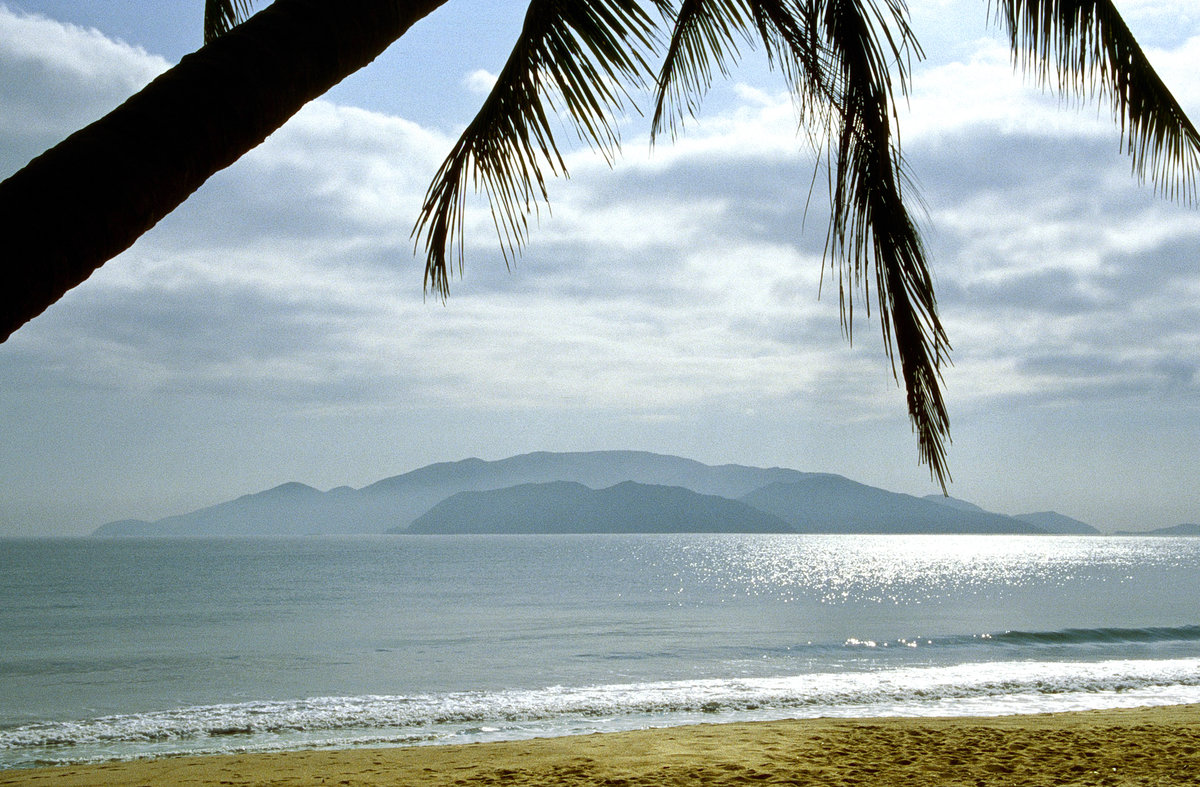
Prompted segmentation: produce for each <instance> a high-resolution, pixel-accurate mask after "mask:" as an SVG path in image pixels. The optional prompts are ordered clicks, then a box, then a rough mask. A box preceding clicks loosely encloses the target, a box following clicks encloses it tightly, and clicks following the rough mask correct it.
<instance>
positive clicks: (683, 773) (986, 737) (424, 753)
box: [0, 705, 1200, 787]
mask: <svg viewBox="0 0 1200 787" xmlns="http://www.w3.org/2000/svg"><path fill="white" fill-rule="evenodd" d="M489 784H507V785H614V786H615V785H621V786H623V787H634V786H635V785H648V786H649V785H745V784H792V785H807V784H812V785H906V787H907V786H909V785H914V784H916V785H973V786H978V785H1014V784H1016V785H1181V784H1200V706H1197V705H1176V706H1169V707H1163V708H1150V709H1132V710H1110V711H1086V712H1080V713H1060V714H1048V715H1037V716H1006V717H995V718H950V719H848V720H832V719H817V720H796V721H779V722H754V723H746V724H711V725H698V726H688V727H670V728H663V729H652V730H641V731H636V732H624V733H609V734H599V735H583V736H571V737H560V738H543V739H536V740H526V741H510V742H503V743H481V744H471V745H465V746H424V747H416V748H391V749H354V750H343V751H300V752H288V753H280V754H253V755H231V756H213V757H172V758H165V759H160V760H149V761H138V762H119V763H105V764H100V765H81V766H66V767H60V768H43V769H32V770H16V771H8V772H4V773H0V785H3V786H8V785H13V786H17V785H20V786H21V787H27V786H28V785H56V786H59V785H61V787H74V786H78V785H118V786H120V785H129V786H130V787H133V786H134V785H138V786H140V785H214V787H216V786H218V785H224V786H228V785H489Z"/></svg>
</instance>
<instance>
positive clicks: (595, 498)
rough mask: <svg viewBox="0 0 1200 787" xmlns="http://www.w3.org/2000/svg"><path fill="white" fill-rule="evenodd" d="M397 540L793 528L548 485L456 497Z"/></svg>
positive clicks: (707, 501)
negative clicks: (443, 536)
mask: <svg viewBox="0 0 1200 787" xmlns="http://www.w3.org/2000/svg"><path fill="white" fill-rule="evenodd" d="M393 532H395V531H393ZM400 532H406V533H787V532H791V528H789V527H788V526H787V524H786V523H784V522H783V521H781V520H779V519H778V518H776V517H773V516H771V515H770V514H766V513H764V512H762V511H759V510H757V509H754V508H751V507H750V506H748V505H746V504H744V503H739V502H738V501H736V500H730V499H729V498H726V497H718V496H716V495H702V494H699V493H696V492H693V491H691V490H690V489H684V488H683V487H679V486H662V485H654V484H639V483H635V482H633V481H624V482H622V483H619V484H615V485H613V486H610V487H607V488H604V489H591V488H589V487H587V486H584V485H583V484H579V483H575V482H573V481H552V482H548V483H541V484H520V485H518V486H512V487H507V488H505V489H495V490H490V491H485V492H459V493H458V494H456V495H452V496H451V497H449V498H447V499H446V500H443V501H442V502H440V503H438V504H437V505H436V506H434V507H433V508H432V509H430V510H429V511H428V512H427V513H425V514H423V515H422V516H420V517H418V518H417V520H416V521H415V522H413V523H412V526H411V527H409V528H408V529H407V530H403V531H400Z"/></svg>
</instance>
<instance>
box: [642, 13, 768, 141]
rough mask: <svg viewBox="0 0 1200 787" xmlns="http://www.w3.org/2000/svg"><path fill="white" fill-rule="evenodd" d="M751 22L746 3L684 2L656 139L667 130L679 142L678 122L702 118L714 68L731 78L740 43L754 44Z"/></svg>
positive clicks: (662, 76)
mask: <svg viewBox="0 0 1200 787" xmlns="http://www.w3.org/2000/svg"><path fill="white" fill-rule="evenodd" d="M749 22H750V9H748V8H747V7H746V4H745V3H744V2H741V0H683V3H682V4H681V5H680V8H679V13H678V14H676V16H675V18H674V29H673V31H672V33H671V42H670V44H669V45H668V46H667V54H666V56H665V58H664V59H663V65H662V69H661V71H660V73H659V77H658V86H659V87H658V100H657V101H656V103H655V108H654V119H653V121H652V122H651V124H650V135H651V140H653V139H654V137H656V136H657V135H658V134H659V133H661V132H662V131H663V130H664V128H665V127H669V128H670V130H671V136H672V138H673V137H675V135H676V132H677V125H676V124H677V121H678V120H680V119H682V118H683V117H685V116H694V115H695V114H696V111H697V110H698V109H699V103H700V98H701V97H702V96H703V95H704V93H705V92H707V91H708V88H709V86H710V85H711V84H712V67H713V65H716V67H717V69H718V70H719V71H720V72H721V75H722V76H725V77H728V76H729V66H730V61H731V60H736V59H737V57H738V54H739V53H738V49H737V41H736V39H737V38H738V37H741V38H743V39H744V40H745V41H746V42H747V43H749V42H750V41H752V39H751V38H750V37H749V35H747V31H746V29H745V28H747V27H748V26H749Z"/></svg>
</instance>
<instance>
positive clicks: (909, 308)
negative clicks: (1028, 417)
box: [653, 0, 950, 490]
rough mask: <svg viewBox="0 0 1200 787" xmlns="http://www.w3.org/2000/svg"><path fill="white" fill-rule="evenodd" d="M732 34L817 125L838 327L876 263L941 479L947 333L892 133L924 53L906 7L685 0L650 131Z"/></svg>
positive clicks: (918, 425) (896, 350)
mask: <svg viewBox="0 0 1200 787" xmlns="http://www.w3.org/2000/svg"><path fill="white" fill-rule="evenodd" d="M739 37H740V38H742V39H744V40H747V41H753V40H754V38H758V39H760V40H761V41H762V43H763V46H764V47H765V50H766V52H767V55H768V58H769V59H770V62H771V63H772V65H776V66H778V67H779V68H780V69H781V70H782V71H783V73H784V76H785V78H786V79H787V81H788V84H789V87H790V89H791V91H792V93H793V95H794V96H795V97H796V99H797V105H798V107H799V109H800V110H801V114H802V118H803V120H804V121H806V123H807V125H808V126H809V128H810V131H811V132H812V133H813V134H814V137H816V138H817V139H818V140H821V138H822V136H824V140H823V141H821V142H819V144H820V145H822V146H824V147H825V148H826V150H827V151H828V156H829V159H830V173H829V174H830V198H831V203H832V204H831V219H830V227H829V235H828V242H827V246H826V255H827V258H829V259H830V260H831V261H832V263H833V265H834V267H836V268H837V270H838V294H839V301H840V303H841V307H842V321H843V327H844V328H845V330H846V333H847V335H850V334H852V326H853V316H854V296H853V293H854V290H855V289H858V288H862V289H864V290H867V289H869V287H868V286H867V285H866V281H867V278H866V276H867V273H868V271H869V270H870V269H871V268H874V271H875V282H876V284H875V288H876V297H877V298H878V301H879V306H880V322H881V324H882V328H883V335H884V344H885V347H886V348H887V351H888V354H889V357H890V358H891V359H892V362H893V372H894V373H896V371H897V370H896V361H897V360H898V361H899V372H898V373H897V377H899V376H903V378H904V384H905V388H906V390H907V395H908V411H909V418H910V419H911V421H912V424H913V428H914V430H915V431H916V432H917V435H918V444H919V451H920V457H921V460H922V461H923V462H925V463H926V464H928V465H929V468H930V472H931V474H932V475H933V476H934V477H935V478H936V479H937V481H938V482H939V483H940V484H941V485H942V488H943V490H944V489H945V488H946V483H947V481H948V480H949V477H950V476H949V472H948V470H947V467H946V461H945V443H946V441H947V440H948V439H949V420H948V417H947V414H946V407H945V403H944V401H943V399H942V394H941V389H940V379H941V377H940V372H939V369H940V366H941V364H942V362H943V361H947V360H948V359H947V353H948V351H949V342H948V340H947V337H946V333H945V331H944V329H943V328H942V325H941V322H940V320H939V318H938V316H937V308H936V302H935V300H934V295H933V282H932V278H931V276H930V274H929V268H928V262H927V258H926V253H925V249H924V246H923V244H922V242H921V239H920V235H919V232H918V229H917V227H916V224H915V222H914V221H913V220H912V218H911V216H910V215H909V213H908V210H907V208H906V205H905V201H904V199H903V197H902V195H901V187H902V185H903V184H907V180H906V178H905V174H904V163H903V158H902V157H901V155H900V151H899V148H898V146H897V145H896V144H895V143H894V141H893V128H892V122H893V120H894V119H895V112H894V109H893V105H894V96H893V78H895V80H896V81H897V82H898V83H899V88H900V91H901V92H902V93H904V92H906V91H907V82H908V70H909V62H910V57H911V56H912V55H913V54H916V55H918V56H919V54H920V50H919V48H918V47H917V45H916V42H915V40H914V39H913V36H912V31H911V30H910V29H909V26H908V20H907V12H906V10H905V7H904V5H903V3H901V2H899V0H887V2H884V3H882V10H880V8H879V7H878V6H876V5H875V4H873V3H869V2H859V1H858V0H824V1H822V0H808V1H807V2H805V1H804V0H745V2H742V1H741V0H684V2H683V4H682V5H681V7H680V12H679V15H678V16H677V18H676V20H675V29H674V32H673V34H672V37H671V42H670V45H669V46H668V49H667V54H666V57H665V60H664V63H663V68H662V71H661V75H660V77H659V90H658V103H657V108H656V110H655V114H654V124H653V125H654V131H655V132H660V131H662V130H663V129H664V128H668V127H669V128H670V129H671V132H672V134H674V133H675V130H676V119H677V118H682V117H684V116H685V115H690V114H694V112H695V110H696V107H697V105H698V103H699V97H700V96H701V95H702V94H703V93H704V91H706V90H707V88H708V86H709V84H710V83H711V79H712V68H713V64H715V65H716V67H717V68H718V69H719V70H720V71H721V73H723V74H724V73H727V70H728V66H727V62H728V60H729V59H730V58H733V57H736V56H737V39H738V38H739ZM893 73H894V75H895V76H894V77H893ZM868 311H869V302H868Z"/></svg>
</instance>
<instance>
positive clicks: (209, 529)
mask: <svg viewBox="0 0 1200 787" xmlns="http://www.w3.org/2000/svg"><path fill="white" fill-rule="evenodd" d="M627 481H630V482H634V486H633V487H629V488H627V489H625V493H627V496H628V499H621V497H620V495H621V494H622V492H621V489H622V484H623V483H624V482H627ZM557 482H569V483H573V484H576V485H578V486H582V487H584V488H586V489H588V490H590V491H591V492H596V491H604V492H606V494H607V495H609V497H608V498H594V499H593V502H590V503H588V504H587V505H590V506H595V507H596V509H595V510H600V509H601V508H604V507H605V506H607V508H605V510H606V511H607V512H608V515H611V516H617V520H614V521H619V522H624V523H629V522H632V521H634V520H635V519H636V520H638V521H644V520H646V519H647V518H648V514H635V513H634V508H636V505H641V504H644V505H647V506H658V507H659V508H657V509H654V510H659V511H664V512H665V511H667V510H668V508H669V506H668V503H669V502H670V501H668V500H665V499H662V497H661V496H662V495H663V494H665V493H661V492H659V493H656V494H658V495H659V497H654V495H651V494H650V493H648V492H646V491H645V490H639V489H638V488H637V487H638V485H642V486H654V487H675V488H677V489H682V490H687V491H690V492H691V493H693V494H695V495H700V496H715V497H719V498H727V499H728V500H729V502H730V503H734V502H738V501H740V502H739V503H738V506H735V507H734V508H728V507H727V508H725V509H724V510H725V511H726V513H727V514H728V515H729V516H731V517H734V519H735V520H736V521H738V522H742V523H743V524H742V525H737V526H736V527H739V528H740V527H745V528H747V529H748V530H750V531H756V530H760V529H765V530H772V529H776V530H777V529H778V524H777V523H776V524H773V525H769V526H768V525H767V524H765V522H766V520H760V525H761V527H760V526H759V525H755V526H753V527H751V526H750V525H749V524H748V523H749V522H751V521H752V520H750V519H749V518H747V515H746V513H745V511H744V510H742V509H743V508H744V506H742V504H743V503H744V504H745V506H749V507H751V508H754V509H757V510H758V511H759V512H762V513H764V514H769V515H771V516H773V517H777V518H779V519H781V520H783V521H784V522H786V523H788V524H789V525H790V526H791V527H793V528H795V529H797V530H800V531H801V532H835V533H836V532H853V533H868V532H871V533H874V532H881V533H890V532H898V533H899V532H903V533H917V532H921V533H926V532H927V533H1033V532H1044V531H1042V530H1039V529H1038V528H1036V527H1034V525H1031V524H1029V523H1028V522H1022V521H1018V520H1016V519H1012V518H1009V517H1003V516H1000V515H998V514H991V513H989V512H986V511H983V510H982V509H979V508H978V507H977V506H973V505H971V504H970V503H965V502H963V501H954V504H953V505H949V504H946V503H942V502H931V501H930V500H924V499H921V498H916V497H912V496H909V495H900V494H896V493H893V492H887V491H885V490H882V489H877V488H875V487H870V486H866V485H864V484H859V483H856V482H854V481H850V480H849V479H846V478H842V477H841V476H836V475H830V474H826V473H803V472H800V471H798V470H789V469H787V468H781V467H772V468H759V467H747V466H744V465H716V466H714V465H705V464H701V463H700V462H696V461H693V460H691V459H684V458H682V457H677V456H667V455H663V454H653V453H647V452H644V451H592V452H579V453H546V452H539V453H532V454H522V455H520V456H514V457H510V458H508V459H501V460H499V461H495V462H486V461H483V460H482V459H464V460H462V461H459V462H443V463H438V464H433V465H428V466H426V467H422V468H419V469H417V470H413V471H412V472H409V473H404V474H402V475H398V476H393V477H391V478H385V479H383V480H382V481H378V482H376V483H374V484H371V485H369V486H365V487H363V488H361V489H351V488H350V487H345V486H343V487H338V488H336V489H331V490H329V491H328V492H322V491H320V490H317V489H314V488H312V487H311V486H306V485H305V484H300V483H287V484H282V485H280V486H277V487H274V488H272V489H268V490H265V491H262V492H257V493H254V494H249V495H244V496H242V497H239V498H237V499H236V500H230V501H227V502H224V503H220V504H218V505H214V506H209V507H207V508H202V509H200V510H198V511H192V512H190V513H186V514H179V515H176V516H170V517H167V518H165V519H160V520H157V521H155V522H144V521H140V520H129V519H127V520H122V521H119V522H110V523H109V524H106V525H103V526H101V527H100V528H98V529H97V530H96V531H95V533H94V535H96V536H108V537H133V536H255V535H317V534H344V533H384V532H389V531H400V530H404V529H405V528H407V527H408V526H409V525H410V524H412V523H413V522H414V520H417V519H418V518H419V517H421V516H422V515H424V514H425V513H426V512H429V511H431V509H433V508H434V507H435V506H437V505H438V504H439V503H441V502H442V501H444V500H447V499H448V498H451V497H453V496H454V495H457V494H459V493H463V492H488V491H494V490H501V489H511V488H513V487H519V486H523V485H528V484H553V483H557ZM614 489H615V491H614ZM557 491H561V490H558V489H557V487H556V494H557ZM575 493H577V494H582V493H580V492H579V490H577V489H576V490H575ZM509 494H511V495H513V497H512V499H511V501H510V503H509V504H511V505H513V506H518V505H528V506H532V508H530V509H528V511H527V512H526V513H528V514H529V515H531V516H532V515H533V514H538V515H539V516H542V517H543V520H539V521H547V522H549V521H553V517H551V516H550V514H549V513H547V511H542V512H541V513H540V514H539V513H538V511H539V509H537V508H536V506H537V505H541V504H539V503H537V502H536V500H534V499H533V497H537V496H536V495H534V496H533V497H531V499H530V500H527V501H524V502H522V501H521V499H520V496H519V495H518V494H517V493H509ZM570 494H572V493H570V492H564V493H563V495H564V496H569V495H570ZM673 494H676V495H678V494H679V493H678V492H676V493H673ZM495 499H499V498H494V500H495ZM563 499H564V501H565V500H566V499H567V498H566V497H564V498H563ZM596 500H599V501H600V502H596ZM676 502H677V504H678V505H679V506H683V505H684V504H683V502H682V500H680V501H676ZM692 502H695V501H692ZM456 505H465V503H464V502H463V501H461V500H460V501H459V502H458V503H456ZM493 505H498V504H496V503H494V502H493ZM545 505H550V503H549V502H546V503H545ZM562 505H566V502H562ZM587 505H583V504H582V503H580V506H582V507H581V508H576V509H572V512H573V513H572V516H576V517H581V516H584V515H585V514H588V512H589V511H591V510H592V509H590V508H588V507H587ZM622 506H624V508H622ZM664 507H665V508H664ZM717 509H718V506H717V504H716V503H715V502H713V501H708V502H707V503H706V504H705V506H701V507H698V508H696V509H695V510H688V509H686V507H681V508H678V509H676V510H675V514H672V515H671V516H675V517H676V520H678V519H679V518H680V517H683V516H684V513H683V512H684V511H688V513H687V516H692V517H694V518H695V521H707V520H705V519H704V516H706V514H704V512H705V511H707V512H709V513H710V514H711V512H712V511H715V510H717ZM649 510H650V509H647V511H649ZM620 511H625V513H623V514H620V515H619V516H618V515H617V514H614V513H613V512H620ZM443 513H444V511H443ZM489 513H490V514H492V515H494V516H501V517H503V516H506V515H505V514H503V513H501V512H500V511H498V510H496V509H493V510H492V511H491V512H489ZM460 514H461V515H462V516H464V517H465V509H463V510H462V511H460ZM621 516H623V517H625V518H624V519H620V517H621ZM639 516H640V517H641V518H640V519H638V517H639ZM662 516H663V517H665V518H664V519H662V521H663V522H668V521H676V520H670V518H669V517H668V515H667V514H666V513H663V514H662ZM463 521H464V522H465V521H466V520H465V519H464V520H463ZM581 521H582V520H581ZM511 526H513V527H515V526H516V525H515V524H514V525H511ZM672 526H674V525H672ZM608 527H609V528H610V529H617V528H618V527H620V528H624V527H626V525H625V524H620V525H618V524H610V525H608ZM662 527H667V525H666V524H664V525H662ZM727 527H734V526H733V525H729V526H727ZM711 528H716V529H722V528H719V527H717V525H715V524H711V523H710V524H708V525H705V529H711ZM743 532H744V531H743Z"/></svg>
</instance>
